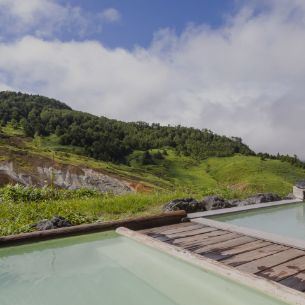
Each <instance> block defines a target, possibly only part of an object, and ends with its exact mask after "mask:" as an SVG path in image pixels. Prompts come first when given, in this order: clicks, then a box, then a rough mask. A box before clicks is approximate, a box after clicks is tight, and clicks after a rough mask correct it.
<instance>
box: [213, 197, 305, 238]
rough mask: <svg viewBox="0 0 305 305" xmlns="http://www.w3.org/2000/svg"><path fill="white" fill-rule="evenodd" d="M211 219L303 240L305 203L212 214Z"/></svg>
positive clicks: (304, 232)
mask: <svg viewBox="0 0 305 305" xmlns="http://www.w3.org/2000/svg"><path fill="white" fill-rule="evenodd" d="M211 219H214V220H219V221H224V222H228V223H231V224H234V225H238V226H242V227H247V228H252V229H256V230H260V231H265V232H269V233H275V234H278V235H282V236H286V237H290V238H297V239H302V240H305V203H303V202H301V203H295V204H287V205H286V206H279V207H270V208H262V209H256V210H251V211H245V212H239V213H232V214H227V215H219V216H213V217H211Z"/></svg>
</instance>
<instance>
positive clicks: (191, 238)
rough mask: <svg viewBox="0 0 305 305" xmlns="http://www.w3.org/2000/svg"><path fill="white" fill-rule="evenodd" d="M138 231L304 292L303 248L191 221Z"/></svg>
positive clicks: (304, 262) (304, 255)
mask: <svg viewBox="0 0 305 305" xmlns="http://www.w3.org/2000/svg"><path fill="white" fill-rule="evenodd" d="M139 232H140V233H143V234H146V235H148V236H150V237H153V238H155V239H158V240H160V241H163V242H165V243H168V244H172V245H175V246H178V247H181V248H183V249H186V250H189V251H191V252H194V253H197V254H199V255H202V256H204V257H207V258H210V259H212V260H216V261H219V262H221V263H223V264H225V265H227V266H231V267H232V268H236V269H238V270H240V271H242V272H246V273H250V274H255V275H257V276H259V277H263V278H266V279H269V280H272V281H275V282H277V283H280V284H283V285H285V286H288V287H290V288H293V289H296V290H298V291H302V292H305V251H304V250H300V249H297V248H293V247H290V246H286V245H281V244H278V243H274V242H271V241H264V240H263V239H258V238H254V237H250V236H247V235H243V234H240V233H234V232H230V231H225V230H220V229H217V228H213V227H211V226H205V225H202V224H198V223H192V222H187V223H179V224H174V225H166V226H162V227H156V228H152V229H146V230H141V231H139Z"/></svg>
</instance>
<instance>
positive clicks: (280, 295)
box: [116, 227, 305, 305]
mask: <svg viewBox="0 0 305 305" xmlns="http://www.w3.org/2000/svg"><path fill="white" fill-rule="evenodd" d="M116 232H117V233H118V234H119V235H122V236H125V237H127V238H130V239H132V240H135V241H137V242H139V243H141V244H144V245H146V246H149V247H152V248H154V249H156V250H158V251H161V252H163V253H166V254H168V255H170V256H173V257H176V258H178V259H181V260H182V261H185V262H187V263H189V264H191V265H193V266H196V267H198V268H200V269H202V270H204V271H206V272H210V273H213V274H215V275H217V276H222V277H224V278H226V279H228V280H231V281H234V282H236V283H238V284H240V285H242V286H246V287H248V288H250V289H254V290H256V291H259V292H261V293H264V294H266V295H268V296H270V297H272V298H275V299H278V300H279V301H282V302H284V303H287V304H294V305H305V298H304V293H301V292H299V291H297V290H294V289H292V288H289V287H286V286H284V285H281V284H278V283H276V282H273V281H271V280H268V279H264V278H260V277H258V276H256V275H253V274H247V273H244V272H242V271H239V270H237V269H234V268H232V267H230V266H226V265H223V264H221V263H219V262H217V261H214V260H212V259H209V258H207V257H203V256H201V255H199V254H196V253H193V252H190V251H188V250H186V249H183V248H180V247H177V246H175V245H169V244H167V243H165V242H162V241H160V240H157V239H154V238H152V237H150V236H147V235H145V234H142V233H140V232H137V231H133V230H130V229H128V228H124V227H120V228H118V229H116Z"/></svg>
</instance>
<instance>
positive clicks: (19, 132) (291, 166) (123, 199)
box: [0, 92, 305, 235]
mask: <svg viewBox="0 0 305 305" xmlns="http://www.w3.org/2000/svg"><path fill="white" fill-rule="evenodd" d="M57 115H58V117H59V118H60V120H61V121H65V122H66V123H64V124H67V125H64V124H61V123H59V121H58V118H57ZM0 119H1V125H2V126H1V129H0V165H1V164H2V165H5V164H13V165H14V168H15V170H16V171H17V174H18V173H23V174H25V175H28V176H31V175H32V176H33V173H34V172H35V167H38V166H42V165H45V166H48V167H52V166H56V167H57V168H59V169H60V168H63V167H64V166H67V165H68V166H73V167H74V168H76V169H78V168H79V169H82V168H90V169H93V170H98V171H101V172H102V173H103V174H105V175H109V176H111V177H114V178H116V179H119V180H122V181H127V182H128V183H129V184H130V185H131V186H132V187H133V188H134V190H135V192H134V193H129V194H122V195H117V196H115V195H113V194H100V193H97V192H74V191H60V190H56V191H55V189H54V188H53V186H52V185H49V186H50V188H49V189H46V190H43V191H40V190H38V189H35V188H22V187H17V188H14V187H10V186H8V187H4V188H3V189H2V190H1V189H0V197H1V200H2V203H1V204H0V223H1V224H2V226H1V227H0V235H7V234H13V233H19V232H27V231H31V230H33V228H32V227H31V224H33V223H35V222H37V221H39V220H41V219H45V218H50V217H52V216H54V215H61V216H63V217H66V218H67V219H68V220H70V221H71V222H72V223H73V224H80V223H87V222H94V221H105V220H109V219H120V218H125V217H129V216H135V215H143V214H144V215H147V214H152V213H158V212H160V211H161V210H162V206H163V205H164V204H165V203H166V202H168V201H169V200H171V199H174V198H179V197H189V196H192V197H195V198H197V199H201V198H202V197H203V196H205V195H211V194H218V195H221V196H223V197H225V198H243V197H247V196H249V195H252V194H255V193H259V192H273V193H277V194H279V195H281V196H285V195H287V194H288V193H290V192H291V190H292V185H293V183H294V182H296V181H297V180H300V179H304V178H305V169H304V168H305V166H304V163H302V162H301V161H300V160H298V158H297V157H295V156H293V157H290V156H281V155H277V156H272V155H268V154H258V155H256V154H255V153H254V152H253V151H252V150H251V149H250V148H249V147H248V146H247V145H245V144H243V143H242V141H241V139H238V138H228V137H225V136H219V135H216V134H214V133H212V132H211V131H208V130H197V129H193V128H185V127H181V126H176V127H171V126H167V127H162V126H160V125H158V124H155V125H148V124H146V123H143V122H141V123H139V122H138V123H124V122H120V121H115V120H109V119H106V118H98V117H95V116H92V115H90V114H85V113H81V112H76V111H73V110H72V109H71V108H70V107H68V106H66V105H65V104H62V103H60V102H58V101H55V100H50V99H47V98H44V97H39V96H30V95H23V94H17V93H8V92H4V93H1V94H0ZM76 122H79V126H78V127H79V128H80V129H75V128H76ZM88 122H89V123H88ZM68 123H69V124H70V125H69V124H68ZM94 124H95V125H98V127H97V129H96V130H95V131H94V132H93V131H92V128H93V126H94ZM71 126H72V127H73V126H74V127H73V128H72V127H71ZM86 128H89V129H86ZM90 128H91V129H90ZM88 130H89V131H88ZM74 133H75V134H74ZM91 133H93V134H94V136H93V137H91V139H89V138H90V134H91ZM86 134H87V135H88V137H87V136H86ZM76 138H77V139H78V140H77V141H76ZM106 138H107V139H108V142H107V141H104V140H105V139H106ZM80 139H81V140H82V141H80ZM97 139H98V143H102V144H103V145H99V144H98V143H96V142H97ZM90 141H93V142H90ZM110 142H111V144H109V143H110ZM90 143H91V144H90ZM107 143H108V144H109V146H107V145H108V144H107ZM105 145H106V146H105ZM91 146H92V147H94V149H91ZM8 182H11V183H14V181H8V180H7V177H4V176H3V173H2V172H1V171H0V185H2V186H4V185H5V184H7V183H8ZM41 192H42V193H41ZM54 192H55V193H54ZM25 202H26V204H24V203H25Z"/></svg>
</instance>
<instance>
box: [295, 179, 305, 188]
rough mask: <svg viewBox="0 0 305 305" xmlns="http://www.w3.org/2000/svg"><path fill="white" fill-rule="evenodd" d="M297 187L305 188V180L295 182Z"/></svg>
mask: <svg viewBox="0 0 305 305" xmlns="http://www.w3.org/2000/svg"><path fill="white" fill-rule="evenodd" d="M295 186H296V187H298V188H299V189H302V190H304V189H305V180H302V181H299V182H297V183H296V184H295Z"/></svg>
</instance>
